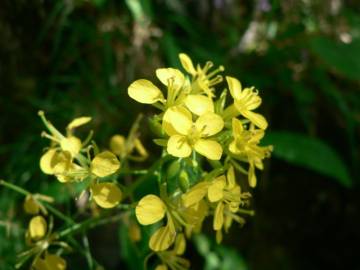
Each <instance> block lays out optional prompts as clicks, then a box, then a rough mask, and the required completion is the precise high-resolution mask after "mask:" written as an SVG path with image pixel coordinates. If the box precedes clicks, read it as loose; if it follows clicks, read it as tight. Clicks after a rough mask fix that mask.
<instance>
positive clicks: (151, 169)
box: [123, 155, 171, 200]
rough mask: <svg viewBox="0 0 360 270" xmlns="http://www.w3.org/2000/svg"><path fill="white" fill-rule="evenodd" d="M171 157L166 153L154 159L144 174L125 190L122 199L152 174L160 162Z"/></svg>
mask: <svg viewBox="0 0 360 270" xmlns="http://www.w3.org/2000/svg"><path fill="white" fill-rule="evenodd" d="M169 159H171V156H169V155H166V156H164V157H162V158H161V159H159V160H158V161H156V162H155V163H154V164H153V165H152V166H151V167H150V169H149V170H148V172H147V174H146V175H143V176H141V177H140V178H138V179H137V180H136V181H135V182H134V183H133V184H132V185H131V186H130V187H129V188H128V189H127V190H126V192H125V194H124V197H123V200H124V199H126V198H127V197H129V196H130V195H131V194H132V193H133V192H134V190H135V189H137V188H138V187H139V186H140V185H141V184H142V183H143V182H145V181H146V180H147V179H148V177H149V176H151V175H153V174H154V173H155V171H156V170H157V169H158V168H159V167H160V166H161V165H162V163H164V162H165V161H167V160H169Z"/></svg>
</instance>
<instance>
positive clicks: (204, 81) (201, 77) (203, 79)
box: [179, 53, 224, 97]
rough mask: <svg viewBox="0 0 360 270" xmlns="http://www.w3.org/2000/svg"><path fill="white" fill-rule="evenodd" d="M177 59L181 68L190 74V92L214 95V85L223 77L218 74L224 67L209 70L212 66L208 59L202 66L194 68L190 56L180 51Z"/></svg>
mask: <svg viewBox="0 0 360 270" xmlns="http://www.w3.org/2000/svg"><path fill="white" fill-rule="evenodd" d="M179 59H180V62H181V65H182V66H183V68H184V69H185V70H186V71H187V72H188V73H189V74H191V76H192V84H191V88H192V93H194V94H197V93H205V94H206V95H207V96H209V97H213V96H214V93H213V91H214V86H215V85H217V84H219V83H220V82H222V80H223V77H222V76H221V75H218V73H219V72H222V71H224V67H223V66H220V67H219V68H217V69H215V70H213V71H210V69H211V68H212V67H213V63H212V62H210V61H208V62H206V64H205V66H204V67H201V66H200V65H197V67H196V69H195V67H194V64H193V62H192V60H191V58H190V57H189V56H188V55H187V54H185V53H180V54H179Z"/></svg>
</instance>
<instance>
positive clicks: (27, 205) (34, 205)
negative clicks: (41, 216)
mask: <svg viewBox="0 0 360 270" xmlns="http://www.w3.org/2000/svg"><path fill="white" fill-rule="evenodd" d="M24 210H25V212H26V213H28V214H30V215H36V214H37V213H39V210H40V206H39V203H38V202H37V201H36V200H35V199H34V197H33V196H31V195H27V196H26V198H25V201H24Z"/></svg>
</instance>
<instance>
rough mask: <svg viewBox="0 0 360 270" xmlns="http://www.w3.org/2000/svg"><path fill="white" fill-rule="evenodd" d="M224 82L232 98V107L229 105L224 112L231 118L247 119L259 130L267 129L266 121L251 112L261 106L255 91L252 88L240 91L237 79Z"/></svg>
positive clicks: (228, 78) (259, 115) (227, 79)
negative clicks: (233, 113)
mask: <svg viewBox="0 0 360 270" xmlns="http://www.w3.org/2000/svg"><path fill="white" fill-rule="evenodd" d="M226 81H227V83H228V86H229V90H230V94H231V96H232V97H233V98H234V105H231V106H230V107H229V108H228V109H227V110H226V111H225V112H224V114H226V113H229V112H230V113H229V114H230V116H231V117H234V116H237V115H238V114H241V115H242V116H244V117H245V118H247V119H249V120H250V121H251V122H252V123H254V125H256V126H257V127H259V128H261V129H266V128H267V125H268V123H267V121H266V119H265V117H264V116H262V115H261V114H258V113H255V112H253V110H255V109H256V108H258V107H259V106H260V104H261V98H260V97H259V96H258V92H257V90H255V89H254V87H251V88H245V89H243V90H242V87H241V83H240V81H239V80H238V79H236V78H233V77H229V76H227V77H226ZM234 109H235V110H236V111H237V113H236V114H235V115H232V111H234Z"/></svg>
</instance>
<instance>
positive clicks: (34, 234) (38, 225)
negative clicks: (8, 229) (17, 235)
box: [28, 216, 47, 240]
mask: <svg viewBox="0 0 360 270" xmlns="http://www.w3.org/2000/svg"><path fill="white" fill-rule="evenodd" d="M28 231H29V236H30V238H31V239H33V240H39V239H41V238H43V237H44V236H45V235H46V232H47V223H46V220H45V219H44V218H43V217H42V216H36V217H33V218H32V219H31V220H30V223H29V229H28Z"/></svg>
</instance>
